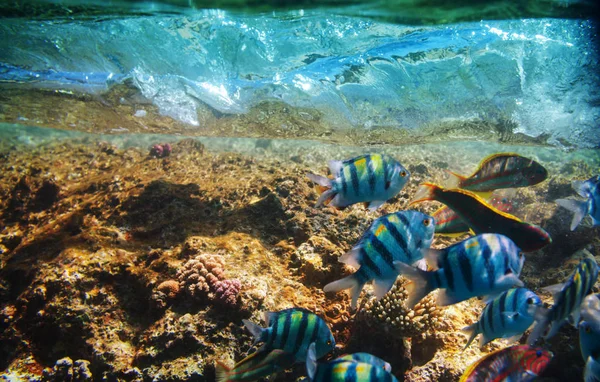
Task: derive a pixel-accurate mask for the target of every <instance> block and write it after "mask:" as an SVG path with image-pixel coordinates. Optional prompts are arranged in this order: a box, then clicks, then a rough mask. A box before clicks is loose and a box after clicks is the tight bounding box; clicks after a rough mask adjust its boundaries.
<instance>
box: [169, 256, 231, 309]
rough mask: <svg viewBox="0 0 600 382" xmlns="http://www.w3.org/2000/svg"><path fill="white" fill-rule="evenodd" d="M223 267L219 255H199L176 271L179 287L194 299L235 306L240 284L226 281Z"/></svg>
mask: <svg viewBox="0 0 600 382" xmlns="http://www.w3.org/2000/svg"><path fill="white" fill-rule="evenodd" d="M223 267H224V262H223V259H222V257H221V256H220V255H212V254H200V255H198V256H196V257H195V258H193V259H190V260H188V261H187V262H186V263H185V264H184V265H183V267H182V268H181V269H179V271H177V279H178V280H179V286H180V287H181V289H183V290H184V291H185V292H186V293H187V294H189V295H190V296H192V297H194V298H196V299H200V300H202V299H208V300H210V301H214V302H218V303H220V304H223V305H226V306H235V305H236V304H237V302H238V295H239V292H240V289H241V287H242V284H241V282H240V281H239V280H237V279H231V280H229V279H227V278H226V277H225V271H224V270H223Z"/></svg>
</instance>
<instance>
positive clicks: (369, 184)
mask: <svg viewBox="0 0 600 382" xmlns="http://www.w3.org/2000/svg"><path fill="white" fill-rule="evenodd" d="M329 170H330V171H331V175H332V176H333V179H329V178H326V177H324V176H321V175H316V174H310V173H309V174H308V175H307V176H308V178H309V179H310V180H312V181H313V182H315V183H317V184H318V185H320V186H321V187H322V188H323V189H324V191H323V193H322V194H321V196H320V197H319V199H318V200H317V205H316V207H320V206H322V205H324V204H325V205H330V206H332V207H337V208H344V207H347V206H349V205H351V204H355V203H361V202H364V203H365V205H367V206H368V208H369V209H370V210H376V209H377V208H379V207H380V206H381V205H382V204H383V203H385V202H386V201H387V200H388V199H390V198H392V197H394V196H395V195H396V194H398V193H399V192H400V190H402V188H403V187H404V185H405V184H406V183H407V182H408V179H409V178H410V172H409V171H408V170H407V169H406V168H404V167H403V166H402V165H401V164H400V162H398V161H397V160H395V159H394V158H392V157H390V156H389V155H385V154H381V155H380V154H368V155H361V156H358V157H355V158H352V159H348V160H345V161H335V160H334V161H330V162H329Z"/></svg>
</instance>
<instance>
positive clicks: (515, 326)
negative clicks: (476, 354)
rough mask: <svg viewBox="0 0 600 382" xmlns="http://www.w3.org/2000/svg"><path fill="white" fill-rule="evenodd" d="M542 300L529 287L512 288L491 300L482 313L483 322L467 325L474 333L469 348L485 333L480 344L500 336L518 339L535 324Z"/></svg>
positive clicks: (468, 343) (469, 330) (513, 339)
mask: <svg viewBox="0 0 600 382" xmlns="http://www.w3.org/2000/svg"><path fill="white" fill-rule="evenodd" d="M541 303H542V300H541V299H540V298H539V297H538V295H536V294H535V293H533V292H532V291H530V290H529V289H525V288H515V289H509V290H507V291H506V292H503V293H502V294H501V295H500V296H498V297H496V298H495V299H493V300H492V301H490V302H489V303H488V304H487V305H486V307H485V308H484V309H483V312H482V313H481V317H480V318H479V321H477V322H475V323H474V324H472V325H470V326H467V327H466V328H463V330H464V331H466V332H467V333H469V334H470V337H469V341H468V342H467V344H466V345H465V349H466V348H468V347H469V345H470V344H471V342H473V340H474V339H475V337H477V335H478V334H481V338H480V340H479V347H483V345H485V344H487V343H488V342H490V341H492V340H494V339H496V338H509V341H511V342H512V341H516V340H518V337H520V336H521V334H522V333H523V332H524V331H526V330H527V329H528V328H529V327H530V326H531V324H533V317H534V314H535V311H536V308H537V307H538V306H540V304H541Z"/></svg>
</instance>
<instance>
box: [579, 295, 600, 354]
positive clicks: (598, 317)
mask: <svg viewBox="0 0 600 382" xmlns="http://www.w3.org/2000/svg"><path fill="white" fill-rule="evenodd" d="M580 309H581V322H580V323H579V346H580V348H581V355H582V356H583V359H584V360H586V359H588V357H589V356H592V357H594V358H598V359H600V293H596V294H590V295H588V296H587V297H586V298H584V299H583V302H582V303H581V308H580Z"/></svg>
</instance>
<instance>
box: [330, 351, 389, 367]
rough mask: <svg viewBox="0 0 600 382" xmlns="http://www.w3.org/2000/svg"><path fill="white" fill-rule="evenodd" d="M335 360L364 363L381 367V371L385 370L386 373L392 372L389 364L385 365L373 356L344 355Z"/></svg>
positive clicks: (360, 354) (362, 354)
mask: <svg viewBox="0 0 600 382" xmlns="http://www.w3.org/2000/svg"><path fill="white" fill-rule="evenodd" d="M336 360H338V361H354V362H364V363H369V364H371V365H375V366H379V367H382V368H383V370H385V371H387V372H391V371H392V366H391V365H390V364H389V363H387V362H385V361H384V360H382V359H381V358H379V357H376V356H374V355H373V354H369V353H362V352H359V353H352V354H345V355H343V356H341V357H337V358H336Z"/></svg>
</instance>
